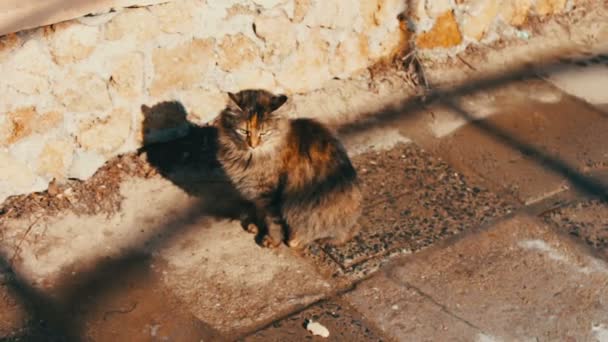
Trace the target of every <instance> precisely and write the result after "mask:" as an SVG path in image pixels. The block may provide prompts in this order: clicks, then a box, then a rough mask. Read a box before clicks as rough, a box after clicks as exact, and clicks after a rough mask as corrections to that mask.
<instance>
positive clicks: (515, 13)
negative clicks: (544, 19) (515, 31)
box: [499, 0, 532, 26]
mask: <svg viewBox="0 0 608 342" xmlns="http://www.w3.org/2000/svg"><path fill="white" fill-rule="evenodd" d="M531 8H532V1H531V0H510V1H503V2H502V4H501V9H500V11H499V13H500V15H501V16H502V18H503V20H504V21H505V22H507V23H509V24H511V25H514V26H521V25H523V24H525V22H526V20H527V19H528V15H529V14H530V9H531Z"/></svg>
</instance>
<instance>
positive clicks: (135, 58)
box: [110, 52, 144, 100]
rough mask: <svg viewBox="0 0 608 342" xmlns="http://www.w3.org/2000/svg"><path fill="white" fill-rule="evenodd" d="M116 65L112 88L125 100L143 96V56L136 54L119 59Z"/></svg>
mask: <svg viewBox="0 0 608 342" xmlns="http://www.w3.org/2000/svg"><path fill="white" fill-rule="evenodd" d="M115 63H116V64H115V67H114V68H113V71H112V77H111V78H110V87H111V88H112V89H113V90H114V91H116V92H117V93H118V94H119V95H120V96H122V97H123V98H125V99H129V100H131V99H135V98H137V97H139V96H141V95H142V93H143V88H144V61H143V56H142V55H141V54H140V53H137V52H134V53H130V54H128V55H124V56H120V57H118V58H117V59H116V62H115Z"/></svg>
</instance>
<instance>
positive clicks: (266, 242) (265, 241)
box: [262, 235, 281, 248]
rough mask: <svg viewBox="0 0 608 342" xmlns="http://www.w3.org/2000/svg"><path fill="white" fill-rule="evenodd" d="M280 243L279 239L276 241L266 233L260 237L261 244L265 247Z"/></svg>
mask: <svg viewBox="0 0 608 342" xmlns="http://www.w3.org/2000/svg"><path fill="white" fill-rule="evenodd" d="M280 245H281V241H280V240H279V241H277V240H275V239H273V238H272V237H271V236H270V235H266V236H264V238H262V246H264V247H266V248H277V247H279V246H280Z"/></svg>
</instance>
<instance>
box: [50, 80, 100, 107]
mask: <svg viewBox="0 0 608 342" xmlns="http://www.w3.org/2000/svg"><path fill="white" fill-rule="evenodd" d="M67 76H68V77H69V79H66V80H64V81H63V82H59V83H58V84H57V85H56V86H55V87H54V88H53V93H54V94H55V96H56V97H57V99H58V100H59V101H60V102H61V103H62V104H63V105H64V106H65V109H66V110H67V111H70V112H95V111H97V112H101V111H106V110H108V109H110V108H112V101H111V100H110V94H109V92H108V86H107V83H106V81H105V80H104V79H103V78H101V77H100V76H99V75H96V74H94V73H74V74H72V73H70V74H68V75H67Z"/></svg>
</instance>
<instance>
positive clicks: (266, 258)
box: [157, 221, 333, 336]
mask: <svg viewBox="0 0 608 342" xmlns="http://www.w3.org/2000/svg"><path fill="white" fill-rule="evenodd" d="M210 223H211V222H205V221H197V222H194V223H193V224H192V227H190V228H192V229H190V228H188V227H186V229H185V230H184V233H182V234H180V236H179V237H176V239H175V241H174V242H172V243H171V245H170V246H168V248H166V249H163V250H161V251H160V252H159V253H158V255H157V258H159V260H162V261H163V262H165V263H166V264H167V268H166V270H165V272H164V275H163V280H164V283H165V285H166V286H167V287H168V288H170V289H171V290H172V292H173V293H175V295H176V296H177V297H178V298H179V299H180V300H181V301H182V302H183V303H184V307H186V308H188V309H189V310H190V311H191V312H192V313H193V314H194V315H195V316H196V317H198V318H199V319H200V320H202V321H204V322H206V323H208V324H210V325H211V326H213V327H214V328H216V329H217V330H219V331H220V332H222V333H224V334H226V335H228V336H232V335H234V334H239V333H244V332H249V331H251V330H254V329H255V328H257V327H259V326H261V325H265V324H268V323H270V322H271V321H273V320H274V319H275V318H276V317H277V316H284V315H286V314H288V313H289V312H293V311H294V310H297V309H299V308H302V307H305V306H307V305H309V304H311V303H313V302H315V301H318V300H320V299H321V298H323V297H325V296H327V295H328V294H329V293H330V292H332V290H333V286H332V284H331V283H330V282H329V281H326V280H325V279H323V278H322V277H321V276H320V275H318V274H317V273H316V271H315V269H314V268H313V267H312V266H311V265H310V264H308V262H307V261H306V260H305V259H303V258H301V257H298V256H297V255H296V254H294V253H293V251H291V250H289V249H288V248H287V247H281V248H280V249H279V250H276V251H275V250H270V249H265V248H261V247H259V246H258V245H256V244H255V243H254V242H253V237H252V235H249V234H247V233H245V232H244V231H243V230H242V228H241V227H240V225H239V224H238V223H236V222H234V223H229V222H214V223H212V225H210ZM210 226H212V228H211V229H210V228H209V227H210Z"/></svg>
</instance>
